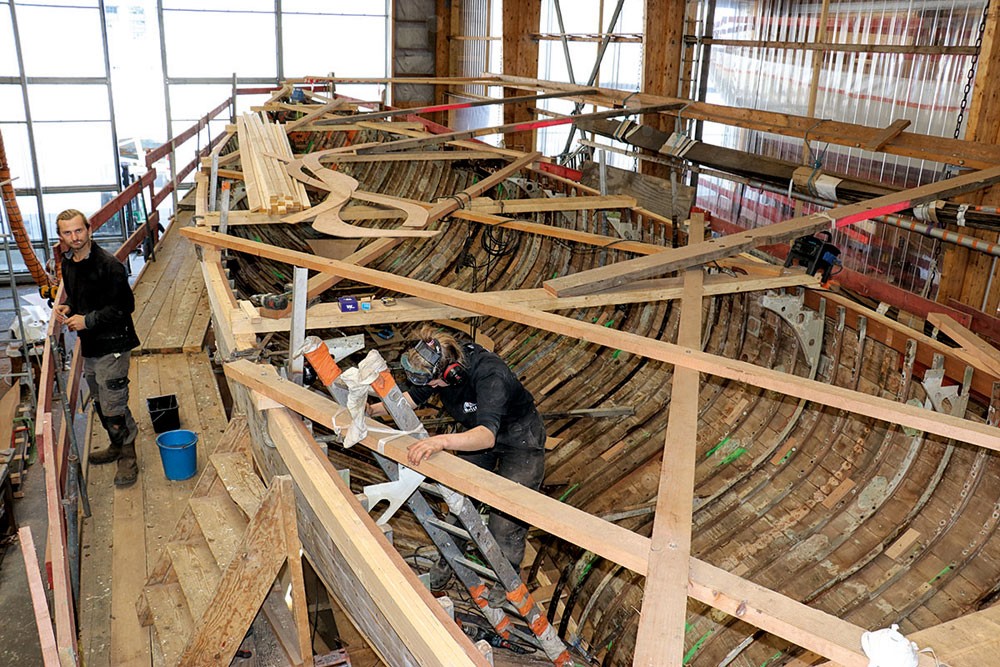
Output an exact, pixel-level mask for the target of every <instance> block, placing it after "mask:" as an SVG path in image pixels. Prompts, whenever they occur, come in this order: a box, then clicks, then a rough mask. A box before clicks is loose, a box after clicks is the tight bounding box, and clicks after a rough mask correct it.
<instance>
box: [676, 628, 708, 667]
mask: <svg viewBox="0 0 1000 667" xmlns="http://www.w3.org/2000/svg"><path fill="white" fill-rule="evenodd" d="M712 632H713V631H712V630H709V631H708V632H706V633H705V634H703V635H702V636H701V638H700V639H699V640H698V641H696V642H695V643H694V646H692V647H691V648H690V649H688V652H687V653H685V654H684V661H683V662H684V664H685V665H686V664H688V663H689V662H691V658H693V657H694V656H695V654H696V653H697V652H698V651H699V649H701V645H702V644H704V643H705V640H706V639H708V637H709V635H711V634H712Z"/></svg>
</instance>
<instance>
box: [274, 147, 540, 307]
mask: <svg viewBox="0 0 1000 667" xmlns="http://www.w3.org/2000/svg"><path fill="white" fill-rule="evenodd" d="M540 156H541V153H537V152H535V153H530V154H528V155H525V156H523V157H521V158H518V159H516V160H514V161H513V162H511V163H510V164H509V165H507V166H505V167H503V168H501V169H498V170H497V171H495V172H493V174H491V175H490V176H488V177H486V178H484V179H483V180H481V181H479V182H478V183H476V184H475V185H471V186H469V187H467V188H466V189H465V190H463V191H461V192H459V193H456V195H455V196H454V197H450V198H447V199H444V200H443V201H441V202H440V203H438V204H435V205H434V206H433V207H432V208H431V209H430V212H429V213H428V216H427V224H430V223H432V222H435V221H437V220H440V219H441V218H443V217H445V216H446V215H449V214H451V213H452V212H454V211H456V210H458V208H459V205H460V204H459V202H460V201H461V198H463V197H464V198H465V199H466V200H469V201H471V200H472V199H473V198H474V197H478V196H479V195H480V194H482V193H484V192H486V191H488V190H489V189H491V188H493V187H494V186H496V185H497V184H499V183H502V182H503V181H504V180H505V179H507V178H509V177H510V176H513V175H514V174H516V173H517V172H518V171H520V170H521V169H523V168H525V167H527V166H528V165H530V164H531V163H532V162H534V161H535V160H537V159H538V158H539V157H540ZM401 241H402V239H391V238H389V239H378V240H377V241H374V242H372V243H369V244H368V245H366V246H365V247H364V248H361V249H360V250H358V251H357V252H354V253H352V254H351V255H350V256H349V257H347V258H345V260H344V261H345V262H350V263H353V264H357V265H359V266H364V265H365V264H368V263H369V262H373V261H375V259H377V258H378V257H381V256H382V255H384V254H385V253H387V252H389V251H390V250H392V249H393V248H395V247H396V246H397V245H399V244H400V242H401ZM338 282H340V278H339V277H338V276H333V275H318V276H313V277H312V278H310V279H309V291H308V295H309V298H310V299H311V298H313V297H315V296H317V295H319V294H322V293H323V292H325V291H326V290H328V289H329V288H330V287H332V286H334V285H336V284H337V283H338ZM289 312H291V309H290V308H289V309H286V312H285V313H283V314H285V315H287V314H288V313H289Z"/></svg>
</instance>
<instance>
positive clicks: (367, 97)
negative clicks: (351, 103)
mask: <svg viewBox="0 0 1000 667" xmlns="http://www.w3.org/2000/svg"><path fill="white" fill-rule="evenodd" d="M379 76H383V75H379ZM384 92H385V86H384V85H383V84H380V83H370V84H368V83H366V84H361V83H354V84H338V85H337V94H338V95H343V96H345V97H351V98H353V99H356V100H361V101H362V102H378V101H380V100H381V99H382V95H383V93H384Z"/></svg>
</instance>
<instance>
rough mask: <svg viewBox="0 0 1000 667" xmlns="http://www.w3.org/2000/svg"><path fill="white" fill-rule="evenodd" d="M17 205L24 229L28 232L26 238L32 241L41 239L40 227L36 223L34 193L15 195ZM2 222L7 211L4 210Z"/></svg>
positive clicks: (36, 211) (5, 219) (36, 209)
mask: <svg viewBox="0 0 1000 667" xmlns="http://www.w3.org/2000/svg"><path fill="white" fill-rule="evenodd" d="M17 207H18V208H19V209H20V210H21V219H22V220H24V229H25V230H26V231H27V232H28V238H30V239H31V240H32V241H33V242H37V241H41V240H42V228H41V226H40V225H39V224H38V199H37V198H36V197H35V195H17ZM3 219H4V224H6V221H7V213H6V212H4V216H3Z"/></svg>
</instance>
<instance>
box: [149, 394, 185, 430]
mask: <svg viewBox="0 0 1000 667" xmlns="http://www.w3.org/2000/svg"><path fill="white" fill-rule="evenodd" d="M146 408H147V409H148V410H149V420H150V421H151V422H153V432H154V433H166V432H167V431H176V430H177V429H179V428H180V427H181V420H180V417H178V415H177V396H176V395H175V394H167V395H166V396H154V397H153V398H147V399H146Z"/></svg>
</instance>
